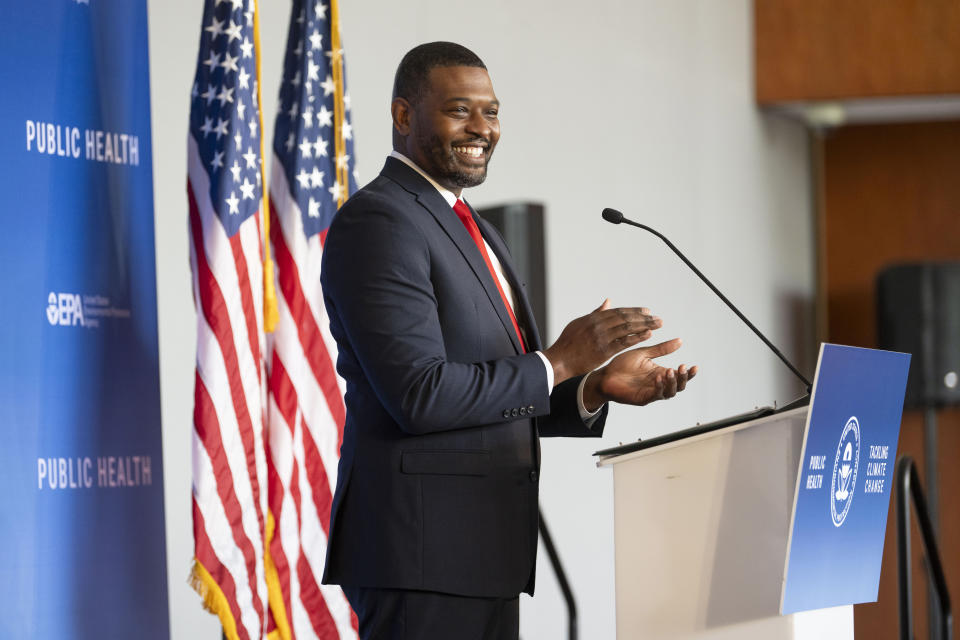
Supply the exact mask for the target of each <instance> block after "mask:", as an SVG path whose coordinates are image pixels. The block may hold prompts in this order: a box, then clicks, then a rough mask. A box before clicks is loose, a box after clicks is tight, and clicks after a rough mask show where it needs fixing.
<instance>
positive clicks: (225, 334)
mask: <svg viewBox="0 0 960 640" xmlns="http://www.w3.org/2000/svg"><path fill="white" fill-rule="evenodd" d="M188 183H189V180H188ZM187 194H188V196H189V199H190V230H191V232H192V235H193V246H194V253H195V254H196V258H197V283H198V286H199V291H198V294H199V296H200V303H201V305H202V306H203V315H204V318H206V320H207V324H209V325H210V329H211V330H212V331H213V334H214V335H215V336H216V338H217V343H218V344H219V346H220V352H221V353H222V354H223V360H224V364H225V365H226V369H227V377H228V378H229V383H230V397H231V399H232V400H233V409H234V412H235V413H236V417H237V426H238V427H239V429H240V440H241V441H242V442H243V451H244V456H245V457H246V463H247V469H248V470H249V473H248V475H249V476H250V488H251V490H252V491H253V502H254V508H255V511H256V514H257V522H258V523H259V526H260V536H261V539H262V538H263V534H264V522H263V512H262V511H261V510H260V508H259V506H260V481H259V479H258V478H257V472H256V470H257V458H256V451H255V445H254V434H253V423H252V422H251V420H250V413H249V412H248V410H247V400H246V396H245V395H244V390H243V383H242V381H241V379H240V377H241V374H240V366H239V362H238V360H237V351H236V348H235V347H234V344H233V327H232V326H231V324H230V317H229V314H228V311H227V304H226V302H225V300H224V298H223V293H222V292H221V291H220V285H219V283H218V282H217V280H216V278H215V277H214V275H213V271H212V270H211V269H210V265H209V264H207V254H206V249H205V245H204V242H203V231H202V223H201V221H200V211H199V209H198V207H197V201H196V199H195V197H194V194H193V185H192V184H190V185H189V188H188V189H187ZM254 360H255V361H256V360H259V357H257V358H255V359H254ZM257 388H258V389H259V388H260V385H259V379H258V384H257Z"/></svg>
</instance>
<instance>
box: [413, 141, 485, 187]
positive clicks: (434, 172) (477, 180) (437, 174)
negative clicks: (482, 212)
mask: <svg viewBox="0 0 960 640" xmlns="http://www.w3.org/2000/svg"><path fill="white" fill-rule="evenodd" d="M417 145H418V146H419V147H420V148H421V149H423V150H424V151H425V152H426V156H427V157H428V158H429V159H430V164H431V165H433V166H431V167H429V170H428V171H427V173H429V174H430V176H431V177H432V178H433V179H434V180H436V181H437V182H439V183H441V184H444V183H446V184H450V185H454V186H457V187H460V188H467V187H476V186H477V185H480V184H482V183H483V181H484V180H486V179H487V165H488V164H490V157H491V156H492V155H493V154H492V153H487V155H486V162H485V163H484V165H483V171H480V172H466V171H461V170H460V169H459V167H458V164H457V157H456V155H454V152H453V149H450V148H447V147H444V145H443V142H442V141H441V140H440V137H439V136H437V135H430V136H423V137H418V138H417ZM488 150H489V147H488ZM424 169H427V167H424Z"/></svg>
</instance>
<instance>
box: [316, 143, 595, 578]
mask: <svg viewBox="0 0 960 640" xmlns="http://www.w3.org/2000/svg"><path fill="white" fill-rule="evenodd" d="M477 222H478V224H479V226H480V229H481V232H482V234H483V235H484V238H485V239H486V241H487V243H488V244H489V245H490V247H491V248H492V249H493V250H494V251H495V252H496V254H497V257H498V258H499V260H500V262H501V264H502V266H503V268H504V272H505V274H506V276H507V278H508V279H509V280H510V282H511V286H512V287H513V288H514V291H515V292H516V297H517V298H518V304H517V309H516V315H517V319H518V321H519V323H520V325H521V326H522V327H524V331H525V338H526V340H527V343H528V346H529V348H530V350H531V352H530V353H526V354H524V353H523V352H522V348H521V345H520V344H519V340H518V339H517V337H516V332H515V331H514V329H513V325H512V323H511V321H510V318H509V316H508V315H507V312H506V309H505V308H504V306H503V302H502V300H501V298H500V294H499V292H498V291H497V287H496V285H495V284H494V282H493V278H492V277H491V275H490V271H489V270H488V269H487V266H486V264H485V263H484V261H483V259H482V257H481V256H480V253H479V251H478V250H477V247H476V245H475V244H474V242H473V240H472V239H471V238H470V235H469V234H468V233H467V231H466V229H465V228H464V226H463V224H462V223H461V222H460V220H459V219H458V218H457V216H456V214H455V213H454V212H453V210H452V209H451V207H450V206H449V205H448V204H447V202H446V201H445V200H444V199H443V197H442V196H441V195H440V194H439V193H438V192H437V190H436V189H435V188H434V187H433V186H432V185H430V183H428V182H427V181H426V180H425V179H424V178H423V177H422V176H420V175H419V174H417V173H416V172H415V171H414V170H412V169H411V168H410V167H408V166H406V165H405V164H404V163H403V162H400V161H399V160H396V159H394V158H388V159H387V162H386V165H385V166H384V168H383V171H382V172H381V173H380V175H379V176H378V177H377V178H376V179H375V180H374V181H373V182H371V183H370V184H368V185H367V186H365V187H364V188H363V189H361V190H360V191H358V192H357V193H356V194H355V195H353V196H352V197H351V198H350V199H349V200H348V201H347V202H346V204H344V206H343V207H342V208H341V210H340V212H339V213H338V214H337V215H336V217H335V218H334V221H333V224H332V225H331V227H330V231H329V234H328V236H327V239H326V243H325V246H324V255H323V265H322V276H321V280H322V283H323V292H324V299H325V303H326V307H327V311H328V313H329V316H330V330H331V332H332V334H333V337H334V338H335V339H336V341H337V348H338V360H337V370H338V371H339V373H340V375H341V376H342V377H343V378H344V380H345V381H346V385H347V392H346V398H345V401H346V407H347V418H346V425H345V428H344V438H343V445H342V447H341V451H340V466H339V472H338V476H337V488H336V493H335V494H334V498H333V507H332V512H331V519H330V520H331V521H330V530H329V531H330V537H329V540H328V546H327V561H326V566H325V568H324V575H323V581H324V582H325V583H337V584H343V585H350V586H356V587H375V588H398V589H417V590H428V591H438V592H443V593H453V594H460V595H468V596H480V597H513V596H516V595H517V594H519V593H520V592H521V591H527V592H528V593H532V592H533V585H534V569H535V566H536V550H537V517H538V510H537V489H538V482H539V466H540V453H539V452H540V448H539V441H538V434H539V435H544V436H553V435H564V436H599V435H600V434H601V433H602V429H603V424H604V421H605V418H606V407H604V410H603V415H601V416H600V417H599V418H598V420H597V422H595V423H594V425H593V429H588V428H587V427H585V426H584V424H583V422H582V420H581V418H580V415H579V412H578V411H577V406H576V390H577V386H578V384H579V382H580V378H579V377H578V378H573V379H570V380H567V381H565V382H563V383H562V384H560V385H557V386H556V387H555V388H554V389H553V392H552V393H550V392H549V390H548V389H547V374H546V370H545V367H544V364H543V362H542V360H541V359H540V357H539V356H538V355H536V354H535V353H532V351H534V350H537V349H539V348H540V338H539V336H538V335H537V330H536V326H535V324H534V321H533V316H532V313H531V310H530V305H529V303H528V301H527V298H526V295H525V294H524V288H523V284H522V283H520V282H519V281H518V280H517V277H516V274H515V272H514V270H513V267H512V265H511V262H510V258H509V254H508V251H507V248H506V246H505V245H504V243H503V241H502V239H501V238H500V236H499V235H498V234H497V232H496V231H495V230H494V229H493V227H491V226H490V225H489V224H488V223H486V222H485V221H483V220H482V219H479V218H478V220H477Z"/></svg>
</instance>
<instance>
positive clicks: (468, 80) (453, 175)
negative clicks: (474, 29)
mask: <svg viewBox="0 0 960 640" xmlns="http://www.w3.org/2000/svg"><path fill="white" fill-rule="evenodd" d="M499 109H500V103H499V101H497V96H496V95H495V94H494V93H493V85H492V84H491V83H490V76H489V75H488V74H487V68H486V67H485V66H484V64H483V62H482V61H481V60H480V58H478V57H477V55H476V54H474V53H473V52H472V51H470V50H469V49H467V48H466V47H462V46H460V45H458V44H454V43H452V42H429V43H427V44H422V45H420V46H418V47H416V48H414V49H411V50H410V51H409V52H408V53H407V55H405V56H404V57H403V60H401V61H400V66H399V67H398V68H397V74H396V77H395V79H394V84H393V102H392V103H391V105H390V111H391V114H392V116H393V148H394V149H396V150H397V151H399V152H400V153H402V154H404V155H405V156H407V157H408V158H410V159H411V160H413V161H414V162H415V163H416V164H417V166H419V167H420V168H421V169H423V170H424V171H425V172H427V174H429V175H430V177H432V178H433V179H434V180H436V181H437V183H439V184H440V185H442V186H444V187H446V188H447V189H450V190H451V191H453V192H454V193H456V194H458V195H459V193H460V190H461V189H462V188H463V187H473V186H476V185H478V184H480V183H481V182H483V180H484V179H485V178H486V177H487V163H489V162H490V156H491V155H492V154H493V148H494V147H495V146H496V144H497V141H498V140H499V139H500V122H499V120H498V112H499Z"/></svg>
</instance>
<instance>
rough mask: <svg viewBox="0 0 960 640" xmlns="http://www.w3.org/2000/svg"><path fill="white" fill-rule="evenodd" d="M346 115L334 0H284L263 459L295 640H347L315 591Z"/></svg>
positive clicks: (324, 528) (348, 615)
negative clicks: (273, 304)
mask: <svg viewBox="0 0 960 640" xmlns="http://www.w3.org/2000/svg"><path fill="white" fill-rule="evenodd" d="M349 109H350V99H349V97H348V96H347V95H346V92H345V81H344V71H343V50H342V49H341V48H340V34H339V25H338V11H337V4H336V0H329V2H328V3H327V2H323V1H319V2H316V1H313V2H304V0H294V2H293V8H292V12H291V16H290V29H289V32H288V35H287V51H286V58H285V61H284V69H283V80H282V84H281V87H280V100H279V106H278V113H277V119H276V126H275V129H274V142H273V155H274V157H273V164H272V165H271V173H270V203H271V214H272V224H271V234H270V240H271V242H272V244H273V248H274V253H275V255H276V260H277V279H278V280H277V281H278V285H279V286H278V291H279V293H278V296H277V298H278V307H279V321H278V324H277V328H276V331H275V333H274V339H273V352H272V357H271V359H270V375H269V434H270V435H269V448H268V456H267V457H268V473H269V483H270V513H271V515H272V518H273V520H274V521H275V522H276V533H275V535H274V536H273V538H272V540H271V542H270V545H269V549H270V553H271V556H272V557H273V559H274V561H275V563H276V569H277V574H278V576H279V582H280V587H281V592H282V594H283V602H284V609H285V611H286V612H287V613H288V616H287V620H286V621H284V622H281V621H279V620H278V626H279V627H280V628H281V633H282V634H285V633H286V632H287V631H289V637H291V638H298V639H304V638H324V639H326V638H356V637H357V622H356V617H355V616H354V615H353V612H352V611H351V610H350V606H349V604H348V603H347V600H346V598H345V597H344V595H343V592H342V591H341V590H340V588H339V587H337V586H332V585H322V584H320V577H321V575H322V574H323V563H324V556H325V554H326V547H327V537H328V535H329V533H330V530H329V526H330V505H331V501H332V498H333V489H334V487H335V486H336V483H337V463H338V460H339V454H340V444H341V442H342V440H343V423H344V417H345V409H344V404H343V392H344V385H343V381H342V380H341V379H340V378H339V377H338V376H337V373H336V369H335V363H336V359H337V354H336V344H335V343H334V341H333V338H332V336H331V335H330V332H329V326H328V325H329V320H328V319H327V314H326V309H325V308H324V304H323V293H322V292H321V290H320V261H321V257H322V254H323V243H324V239H325V238H326V232H327V229H328V227H329V226H330V222H331V220H332V219H333V216H334V215H335V214H336V212H337V209H338V208H339V206H340V205H341V204H343V201H344V200H345V199H346V198H347V196H348V195H349V193H351V192H353V191H354V190H355V189H356V177H355V175H354V174H353V168H354V166H355V160H354V153H353V133H352V128H351V126H350V117H349ZM284 623H285V624H286V626H287V629H284V628H283V627H284Z"/></svg>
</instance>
